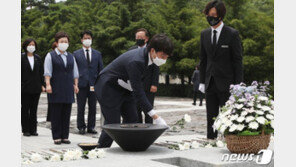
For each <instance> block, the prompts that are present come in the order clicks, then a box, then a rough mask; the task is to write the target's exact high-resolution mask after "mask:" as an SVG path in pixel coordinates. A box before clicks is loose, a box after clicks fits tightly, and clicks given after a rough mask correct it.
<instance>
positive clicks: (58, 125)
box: [21, 0, 242, 148]
mask: <svg viewBox="0 0 296 167" xmlns="http://www.w3.org/2000/svg"><path fill="white" fill-rule="evenodd" d="M204 13H205V16H206V18H207V20H208V23H209V24H210V28H207V29H205V30H204V31H202V33H201V40H200V44H201V48H200V57H199V60H200V61H199V65H198V66H196V69H195V71H194V73H193V76H192V82H193V84H194V103H193V105H196V99H197V95H198V94H200V95H201V96H200V104H199V105H202V100H203V94H204V93H205V95H206V96H205V99H206V109H207V123H208V124H207V138H209V139H214V138H216V137H217V132H214V130H213V129H212V125H213V118H214V117H216V116H217V115H218V113H219V107H221V106H223V105H224V104H225V102H226V101H227V99H228V98H229V91H228V90H229V86H230V84H237V83H240V82H242V47H241V41H240V37H239V34H238V31H237V30H235V29H233V28H231V27H229V26H226V25H224V23H223V18H224V16H225V14H226V8H225V5H224V3H223V2H222V1H217V0H214V1H211V2H209V3H208V4H207V6H206V7H205V10H204ZM149 37H150V35H149V32H148V31H147V30H146V29H144V28H140V29H138V30H137V31H136V33H135V40H136V45H135V46H133V47H131V48H129V51H127V52H126V53H123V54H122V55H120V56H118V57H117V58H116V59H115V60H113V61H112V62H111V63H110V64H109V65H108V66H106V67H105V68H104V66H103V60H102V54H101V53H100V52H99V51H97V50H95V49H94V48H92V47H91V45H92V38H93V34H92V32H91V31H89V30H85V31H83V32H82V33H81V43H82V47H81V48H79V49H78V50H76V51H74V52H73V54H72V53H70V52H68V51H67V49H68V47H69V43H70V38H69V36H68V34H67V33H65V32H58V33H56V35H55V42H54V43H53V45H52V50H51V51H50V52H49V53H48V54H47V55H46V56H45V60H44V63H43V61H42V59H41V58H40V57H39V56H38V55H37V54H35V51H36V50H37V49H38V47H37V43H36V41H35V40H34V39H27V40H25V41H24V42H23V45H22V49H23V51H24V52H23V53H22V54H21V65H22V67H21V70H22V71H21V84H22V85H21V93H22V97H21V100H22V108H21V115H22V117H21V118H22V119H21V121H22V133H23V135H24V136H38V133H37V108H38V102H39V98H40V94H41V92H46V93H47V100H48V116H47V120H48V121H50V122H51V131H52V138H53V142H54V144H61V143H64V144H70V143H71V142H70V140H69V124H70V116H71V110H72V104H73V103H74V101H75V98H74V95H75V94H76V99H77V128H78V130H79V133H80V134H82V135H83V134H85V133H91V134H96V133H97V131H96V130H95V124H96V113H97V101H98V102H99V104H100V108H101V112H102V115H103V117H104V120H105V121H104V124H114V123H121V118H122V122H123V123H153V122H154V123H156V124H160V125H165V126H167V124H166V122H165V120H164V119H163V118H161V117H160V116H159V115H158V114H157V111H156V110H155V109H153V104H154V97H155V93H156V92H157V89H158V78H159V66H161V65H163V64H165V63H166V60H167V59H168V58H169V57H171V56H173V55H174V54H173V43H172V40H171V39H170V38H169V37H168V36H167V35H165V34H156V35H154V36H153V37H152V38H151V39H149ZM86 102H87V103H88V109H89V110H88V118H87V123H86V122H85V119H84V115H85V106H86ZM143 117H144V118H143ZM112 142H113V140H112V138H111V137H110V136H109V135H108V134H107V133H105V132H104V130H102V132H101V135H100V138H99V141H98V143H99V147H101V148H102V147H110V146H111V144H112Z"/></svg>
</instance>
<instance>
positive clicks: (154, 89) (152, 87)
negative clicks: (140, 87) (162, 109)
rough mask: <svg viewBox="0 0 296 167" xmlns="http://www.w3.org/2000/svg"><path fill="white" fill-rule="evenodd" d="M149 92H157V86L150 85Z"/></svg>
mask: <svg viewBox="0 0 296 167" xmlns="http://www.w3.org/2000/svg"><path fill="white" fill-rule="evenodd" d="M150 92H152V93H156V92H157V86H154V85H152V86H151V88H150Z"/></svg>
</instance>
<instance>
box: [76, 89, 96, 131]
mask: <svg viewBox="0 0 296 167" xmlns="http://www.w3.org/2000/svg"><path fill="white" fill-rule="evenodd" d="M86 99H87V101H88V118H87V129H89V130H90V129H94V128H95V126H96V112H97V108H96V104H97V100H96V95H95V92H91V91H90V88H89V87H87V88H79V93H78V94H77V128H78V129H85V128H86V125H85V121H84V113H85V104H86Z"/></svg>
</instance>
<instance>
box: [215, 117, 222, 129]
mask: <svg viewBox="0 0 296 167" xmlns="http://www.w3.org/2000/svg"><path fill="white" fill-rule="evenodd" d="M221 124H222V122H221V119H216V120H215V122H214V127H215V129H217V128H219V127H220V126H221Z"/></svg>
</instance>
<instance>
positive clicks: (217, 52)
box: [199, 25, 243, 91]
mask: <svg viewBox="0 0 296 167" xmlns="http://www.w3.org/2000/svg"><path fill="white" fill-rule="evenodd" d="M211 33H212V31H211V28H208V29H205V30H203V31H202V32H201V39H200V43H201V52H200V57H199V59H200V83H205V89H207V88H208V86H209V82H210V79H211V77H213V78H214V81H215V84H216V86H217V88H218V89H219V90H220V91H229V86H230V84H239V83H241V82H242V81H243V67H242V45H241V40H240V37H239V33H238V31H237V30H235V29H233V28H231V27H228V26H225V25H224V26H223V28H222V30H221V34H220V37H219V39H218V43H217V45H216V47H215V48H214V47H213V45H212V44H211Z"/></svg>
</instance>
